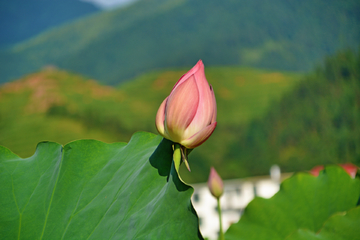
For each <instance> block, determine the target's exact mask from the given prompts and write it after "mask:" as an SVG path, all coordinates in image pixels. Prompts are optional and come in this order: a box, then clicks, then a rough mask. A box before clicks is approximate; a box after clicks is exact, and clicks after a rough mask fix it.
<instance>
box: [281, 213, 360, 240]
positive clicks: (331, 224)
mask: <svg viewBox="0 0 360 240" xmlns="http://www.w3.org/2000/svg"><path fill="white" fill-rule="evenodd" d="M359 239H360V207H357V208H354V209H351V210H349V211H348V212H340V213H336V214H334V215H333V216H331V217H330V218H329V219H328V220H327V221H326V222H325V224H324V227H323V228H322V229H321V231H320V233H318V234H317V233H314V232H311V231H309V230H307V229H299V230H298V231H296V232H295V233H294V234H292V235H290V237H288V238H287V239H286V240H359Z"/></svg>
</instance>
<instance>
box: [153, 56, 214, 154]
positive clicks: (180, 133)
mask: <svg viewBox="0 0 360 240" xmlns="http://www.w3.org/2000/svg"><path fill="white" fill-rule="evenodd" d="M216 124H217V122H216V100H215V94H214V91H213V89H212V87H211V86H209V83H208V82H207V80H206V78H205V72H204V64H203V63H202V61H201V60H200V61H199V62H198V63H197V64H196V65H195V66H194V67H193V68H192V69H191V70H190V71H189V72H187V73H186V74H185V75H183V76H182V77H181V78H180V79H179V81H178V82H177V83H176V84H175V86H174V87H173V89H172V91H171V93H170V95H169V96H168V97H167V98H166V99H165V100H164V101H163V102H162V104H161V105H160V107H159V110H158V112H157V114H156V128H157V130H158V132H159V133H160V134H161V135H162V136H163V137H164V138H167V139H169V140H171V141H173V142H176V143H179V144H181V145H183V146H184V147H186V148H189V149H192V148H195V147H197V146H200V145H201V144H202V143H203V142H205V141H206V140H207V139H208V138H209V137H210V135H211V134H212V133H213V131H214V130H215V127H216Z"/></svg>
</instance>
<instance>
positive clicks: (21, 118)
mask: <svg viewBox="0 0 360 240" xmlns="http://www.w3.org/2000/svg"><path fill="white" fill-rule="evenodd" d="M188 70H189V69H178V68H176V69H167V70H161V71H160V70H159V71H154V72H150V73H147V74H144V75H142V76H140V77H138V78H136V79H134V80H132V81H129V82H127V83H124V84H122V85H120V86H119V87H116V88H115V87H110V86H104V85H100V84H98V83H97V82H96V81H94V80H91V79H89V78H86V77H82V76H81V75H78V74H74V73H69V72H66V71H63V70H59V69H54V68H47V69H44V70H42V71H40V72H37V73H33V74H30V75H27V76H25V77H23V78H21V79H19V80H17V81H14V82H9V83H6V84H3V85H2V86H1V87H0V145H3V146H6V147H8V148H9V149H11V150H12V151H14V152H15V153H17V154H19V155H20V156H22V157H27V156H30V155H32V154H33V153H34V151H35V147H36V145H37V143H38V142H40V141H55V142H59V143H61V144H66V143H68V142H70V141H73V140H76V139H83V138H94V139H97V140H101V141H105V142H119V141H125V142H128V141H129V139H130V137H131V135H132V134H133V133H134V132H136V131H150V132H153V133H157V132H156V129H155V123H154V122H155V115H156V112H157V109H158V107H159V106H160V103H161V102H162V101H163V100H164V99H165V97H166V96H167V95H168V94H169V93H170V91H171V89H172V87H173V85H174V84H175V83H176V81H177V80H178V79H179V78H180V77H181V76H182V75H183V74H184V73H186V72H187V71H188ZM205 71H206V76H207V79H208V81H209V82H210V83H211V84H212V85H213V87H214V91H215V94H216V99H217V105H218V117H217V121H218V126H217V129H216V130H215V132H214V134H213V135H212V137H211V138H210V139H209V140H208V141H207V142H206V143H205V144H203V145H202V146H200V147H199V148H197V149H196V150H194V151H193V152H192V153H191V155H190V158H189V159H190V165H191V168H192V170H193V172H192V174H189V173H184V174H183V175H184V178H186V179H187V180H188V181H192V182H194V181H200V180H202V181H204V180H206V178H207V175H208V172H209V169H210V166H211V165H212V164H216V163H217V162H219V160H222V159H224V158H225V154H226V153H227V151H228V150H229V149H228V146H230V143H231V142H233V141H234V139H236V138H237V135H235V134H234V131H232V130H231V129H232V128H233V129H236V128H237V127H238V126H239V125H241V124H246V123H248V122H250V121H251V120H252V119H254V118H261V117H262V116H263V115H264V114H265V113H266V111H267V109H268V107H269V105H270V104H271V102H274V101H277V100H278V99H279V98H280V96H281V95H283V93H285V92H288V91H289V90H290V89H292V88H293V86H294V85H295V84H296V82H298V81H299V79H300V75H299V74H294V73H288V72H273V71H265V70H259V69H251V68H239V67H206V66H205ZM235 133H236V134H237V132H235ZM229 165H231V163H230V162H229ZM244 171H245V172H246V174H249V173H248V172H247V170H246V169H244ZM242 175H244V172H241V171H239V172H238V177H240V176H242ZM224 177H227V176H226V175H224Z"/></svg>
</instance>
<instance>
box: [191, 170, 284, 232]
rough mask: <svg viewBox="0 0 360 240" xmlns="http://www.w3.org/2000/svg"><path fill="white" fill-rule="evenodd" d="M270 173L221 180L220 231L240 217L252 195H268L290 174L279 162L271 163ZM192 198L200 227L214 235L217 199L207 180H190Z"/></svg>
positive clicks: (274, 191) (275, 190)
mask: <svg viewBox="0 0 360 240" xmlns="http://www.w3.org/2000/svg"><path fill="white" fill-rule="evenodd" d="M270 172H271V175H270V176H260V177H250V178H244V179H234V180H225V181H224V194H223V195H222V197H221V198H220V204H221V211H222V221H223V231H224V232H225V231H226V230H227V229H228V228H229V226H230V225H231V224H232V223H236V222H238V221H239V219H240V217H241V214H242V212H243V210H244V208H245V207H246V206H247V204H248V203H249V202H250V201H251V200H252V199H253V198H254V197H255V196H259V197H263V198H270V197H272V196H273V195H274V194H275V193H276V192H277V191H278V190H279V187H280V182H281V181H282V180H283V179H285V178H287V177H289V176H290V175H291V174H289V173H288V174H284V173H283V174H281V173H280V168H279V167H278V166H273V167H272V168H271V170H270ZM192 186H193V187H194V190H195V191H194V194H193V196H192V202H193V205H194V208H195V210H196V212H197V214H198V216H199V224H200V231H201V233H202V235H203V236H204V237H207V238H209V239H217V238H218V232H219V217H218V212H217V201H216V199H215V198H214V197H213V196H212V195H211V193H210V191H209V188H208V186H207V183H199V184H192Z"/></svg>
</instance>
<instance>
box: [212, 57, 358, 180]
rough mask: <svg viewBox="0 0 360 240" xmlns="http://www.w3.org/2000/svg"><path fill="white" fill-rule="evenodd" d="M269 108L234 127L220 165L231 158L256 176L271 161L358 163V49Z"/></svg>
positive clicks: (304, 165) (306, 165)
mask: <svg viewBox="0 0 360 240" xmlns="http://www.w3.org/2000/svg"><path fill="white" fill-rule="evenodd" d="M269 109H270V110H269V112H268V113H267V114H265V115H264V116H263V118H262V119H258V120H254V121H251V123H250V124H248V125H247V126H245V127H240V128H238V129H233V131H234V134H235V135H237V138H236V140H235V141H233V142H232V143H231V144H230V146H229V148H228V150H229V151H228V152H227V154H225V158H224V160H222V161H220V162H219V163H218V165H219V166H221V165H222V164H224V165H225V166H226V161H230V162H231V163H232V164H233V165H237V166H238V169H239V168H240V169H241V168H243V169H247V170H248V171H249V172H251V173H252V174H256V175H257V174H265V173H267V172H268V169H269V167H270V166H271V165H272V164H278V165H280V166H281V168H282V169H283V171H299V170H308V169H311V168H312V167H314V166H316V165H322V164H333V163H348V162H351V163H354V164H356V165H359V164H360V138H359V136H360V111H359V110H360V51H357V52H355V53H354V52H352V51H343V52H340V53H338V54H337V55H335V56H332V57H328V58H326V60H325V61H324V64H323V65H322V66H321V67H318V68H317V69H316V70H315V71H313V72H312V73H311V74H308V75H307V76H306V77H305V78H304V79H303V80H302V81H300V82H299V83H298V85H297V86H296V87H295V88H294V89H293V90H292V91H289V92H287V93H286V94H285V95H284V96H283V98H282V99H281V100H280V101H279V102H278V103H276V104H273V105H272V106H271V107H270V108H269ZM235 132H236V133H235ZM225 159H226V160H225ZM221 170H222V171H224V172H222V173H223V174H225V173H226V174H227V175H228V176H229V175H233V176H236V175H237V174H238V172H237V169H235V170H234V168H231V167H230V166H226V167H225V168H223V169H221Z"/></svg>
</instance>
